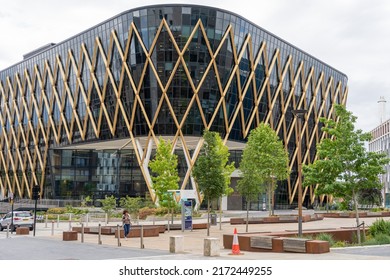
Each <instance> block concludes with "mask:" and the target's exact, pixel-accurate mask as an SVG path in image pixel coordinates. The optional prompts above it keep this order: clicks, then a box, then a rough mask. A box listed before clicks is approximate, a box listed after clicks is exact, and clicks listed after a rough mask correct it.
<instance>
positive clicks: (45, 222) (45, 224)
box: [45, 215, 48, 228]
mask: <svg viewBox="0 0 390 280" xmlns="http://www.w3.org/2000/svg"><path fill="white" fill-rule="evenodd" d="M47 218H48V217H47V215H46V216H45V228H47Z"/></svg>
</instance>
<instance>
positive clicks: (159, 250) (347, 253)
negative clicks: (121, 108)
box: [0, 212, 390, 260]
mask: <svg viewBox="0 0 390 280" xmlns="http://www.w3.org/2000/svg"><path fill="white" fill-rule="evenodd" d="M267 214H268V213H266V212H251V216H256V217H258V216H264V215H267ZM276 214H278V213H276ZM279 214H285V213H279ZM290 214H291V213H290ZM224 215H225V216H224V217H223V219H222V224H221V227H220V225H219V224H217V225H216V226H211V228H210V237H215V238H219V241H220V246H221V250H220V256H219V257H205V256H203V243H204V239H205V238H207V232H206V230H205V229H202V230H193V231H184V232H182V231H181V230H171V231H169V232H168V231H166V232H165V233H162V234H160V235H159V236H158V237H145V238H144V239H143V240H144V248H143V249H141V248H140V247H141V242H140V241H141V240H140V238H128V239H121V240H120V246H118V240H117V239H116V238H115V237H114V236H113V235H102V237H101V241H102V244H98V235H96V234H85V235H84V242H81V235H80V234H79V236H78V240H77V241H62V233H63V231H67V230H69V223H68V222H62V223H59V224H57V223H54V224H53V225H52V224H51V223H47V224H46V223H38V224H37V228H36V236H35V237H33V233H32V232H30V235H28V236H27V235H16V234H15V233H13V234H10V233H8V234H7V232H6V231H3V232H0V248H1V252H2V253H1V254H0V259H2V260H66V259H68V260H69V259H78V260H109V259H156V260H160V259H171V260H172V259H173V260H174V259H177V260H191V259H193V260H199V259H232V260H234V259H248V260H357V259H360V260H388V259H390V246H388V245H385V246H369V247H368V246H367V247H349V248H335V249H331V252H330V253H325V254H301V253H268V252H267V253H255V252H243V253H244V254H243V255H230V253H231V250H228V249H224V248H223V243H222V237H223V234H232V233H233V231H234V228H237V231H238V233H244V232H245V225H230V223H229V220H230V217H231V216H243V215H245V214H244V213H243V212H233V213H231V212H228V213H224ZM385 219H390V218H385ZM375 220H377V218H374V217H368V218H361V221H362V222H363V221H364V222H365V223H366V225H368V226H369V225H370V224H371V223H372V222H374V221H375ZM200 222H206V220H205V219H198V220H195V221H194V223H200ZM355 222H356V221H355V219H353V218H324V220H321V221H312V222H307V223H303V230H304V231H305V230H313V229H315V230H318V229H332V228H341V227H353V226H354V225H355ZM159 223H160V224H161V223H163V221H160V222H155V224H159ZM175 223H179V221H175ZM135 224H136V223H135ZM142 224H145V225H146V224H151V222H150V221H149V222H146V221H143V222H142ZM78 225H80V224H79V223H73V224H72V226H78ZM89 225H90V226H92V225H97V223H96V222H95V223H92V222H90V223H89ZM109 225H111V226H115V225H116V223H115V222H111V223H109ZM297 226H298V225H297V224H296V223H278V224H257V225H256V224H250V225H249V232H251V233H254V232H259V233H260V232H280V231H294V230H297ZM177 235H181V236H184V253H180V254H172V253H170V252H169V239H170V236H177ZM7 236H8V237H7Z"/></svg>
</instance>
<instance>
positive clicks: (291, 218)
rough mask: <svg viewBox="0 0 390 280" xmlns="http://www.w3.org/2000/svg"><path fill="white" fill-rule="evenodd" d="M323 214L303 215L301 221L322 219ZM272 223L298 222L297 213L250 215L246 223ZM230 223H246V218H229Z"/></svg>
mask: <svg viewBox="0 0 390 280" xmlns="http://www.w3.org/2000/svg"><path fill="white" fill-rule="evenodd" d="M323 219H324V215H323V214H312V215H303V216H302V222H304V223H306V222H311V221H319V220H323ZM272 223H298V216H297V215H283V216H270V217H250V218H249V220H248V224H272ZM230 224H231V225H239V224H246V218H231V219H230Z"/></svg>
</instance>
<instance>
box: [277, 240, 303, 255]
mask: <svg viewBox="0 0 390 280" xmlns="http://www.w3.org/2000/svg"><path fill="white" fill-rule="evenodd" d="M308 240H309V239H306V238H284V239H283V250H284V251H286V252H296V253H306V241H308Z"/></svg>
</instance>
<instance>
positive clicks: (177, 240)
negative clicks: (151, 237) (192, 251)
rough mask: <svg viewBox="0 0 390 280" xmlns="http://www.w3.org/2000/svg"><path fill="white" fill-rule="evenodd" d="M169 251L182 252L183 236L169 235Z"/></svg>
mask: <svg viewBox="0 0 390 280" xmlns="http://www.w3.org/2000/svg"><path fill="white" fill-rule="evenodd" d="M169 252H170V253H184V236H182V235H177V236H170V237H169Z"/></svg>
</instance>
